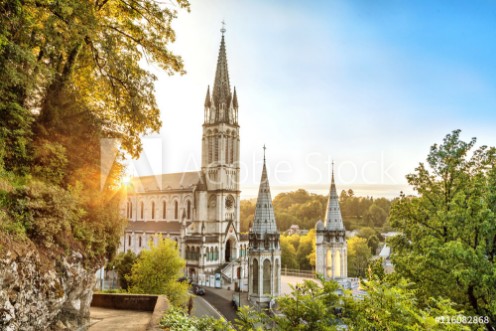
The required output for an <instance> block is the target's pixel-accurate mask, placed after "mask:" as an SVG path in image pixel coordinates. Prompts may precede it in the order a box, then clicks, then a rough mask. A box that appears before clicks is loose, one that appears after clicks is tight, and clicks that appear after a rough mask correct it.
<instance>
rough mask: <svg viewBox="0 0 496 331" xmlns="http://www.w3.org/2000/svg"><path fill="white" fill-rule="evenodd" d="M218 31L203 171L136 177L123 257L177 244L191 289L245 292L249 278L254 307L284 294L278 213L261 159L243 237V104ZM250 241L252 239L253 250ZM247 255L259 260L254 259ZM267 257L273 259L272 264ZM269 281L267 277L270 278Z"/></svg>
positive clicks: (130, 195) (207, 99) (128, 206)
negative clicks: (165, 242)
mask: <svg viewBox="0 0 496 331" xmlns="http://www.w3.org/2000/svg"><path fill="white" fill-rule="evenodd" d="M221 32H222V38H221V42H220V49H219V55H218V60H217V68H216V72H215V79H214V84H213V87H212V89H210V87H207V93H206V97H205V101H204V118H203V135H202V141H201V144H202V155H201V159H202V162H201V170H199V171H195V172H183V173H172V174H162V175H157V176H146V177H135V178H134V179H133V180H132V183H131V184H130V185H128V186H127V199H126V201H125V202H124V204H123V205H122V207H121V212H122V214H123V215H125V216H126V218H127V219H128V220H129V222H128V226H127V228H126V229H125V232H124V235H123V237H122V238H121V243H120V251H123V252H126V251H128V250H131V251H133V252H135V253H139V252H140V251H141V250H143V249H146V248H149V246H150V243H153V242H155V243H156V242H157V241H158V238H160V237H165V238H170V239H172V240H175V241H176V242H177V244H178V248H179V251H180V254H181V256H182V257H183V258H184V259H185V260H186V270H185V274H186V276H187V277H188V278H190V279H191V280H192V281H193V282H197V283H199V284H202V285H207V286H217V285H218V284H219V283H221V282H224V283H226V282H227V283H232V285H233V287H235V288H238V289H241V290H242V291H247V290H248V287H249V286H248V275H249V274H250V273H251V276H250V278H251V281H252V285H253V291H252V293H250V294H252V295H253V296H254V298H256V301H257V302H263V303H267V302H268V300H269V299H268V298H269V296H271V295H273V294H274V293H278V292H279V288H280V276H279V275H280V268H281V265H280V249H279V232H278V231H277V228H276V223H275V218H274V213H273V211H271V212H269V210H272V203H271V200H270V191H269V188H268V182H267V181H266V179H267V173H266V168H265V157H264V171H263V175H262V184H261V191H260V192H262V195H263V197H262V202H260V203H259V206H260V208H257V212H256V214H255V223H254V224H255V225H254V228H253V230H252V231H251V232H250V234H240V233H239V230H240V224H239V222H240V210H239V208H240V187H239V177H240V167H239V155H240V153H239V152H240V150H239V146H240V132H239V123H238V108H239V105H238V97H237V94H236V88H233V89H231V85H230V81H229V71H228V66H227V55H226V43H225V40H224V33H225V29H224V28H223V29H222V30H221ZM262 186H263V188H262ZM267 213H268V214H267ZM257 215H258V216H257ZM267 222H269V223H267ZM262 230H263V231H265V230H270V231H269V232H270V233H268V234H267V233H262V232H263V231H262ZM260 231H262V232H260ZM248 236H251V237H253V238H252V239H253V240H254V241H253V243H251V244H250V245H251V248H250V247H249V238H248ZM250 249H251V251H252V252H254V254H255V255H256V257H254V258H250V260H249V256H248V252H249V251H250ZM269 251H270V252H271V254H272V255H271V256H272V257H271V258H270V259H269V260H267V259H266V255H267V254H265V253H266V252H269ZM248 260H249V261H248ZM266 261H267V262H266ZM268 263H269V264H270V266H268ZM249 268H250V270H249ZM264 274H267V275H269V274H270V279H269V280H267V275H265V276H264ZM274 275H276V276H277V277H276V278H275V279H274ZM219 278H221V279H219ZM269 283H270V284H269Z"/></svg>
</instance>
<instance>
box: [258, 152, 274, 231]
mask: <svg viewBox="0 0 496 331" xmlns="http://www.w3.org/2000/svg"><path fill="white" fill-rule="evenodd" d="M263 148H264V163H263V169H262V178H261V179H260V187H259V189H258V198H257V205H256V208H255V218H254V220H253V227H252V232H254V233H257V234H265V233H277V232H278V231H277V224H276V218H275V216H274V208H273V207H272V197H271V195H270V185H269V178H268V176H267V167H266V165H265V149H266V147H265V145H264V147H263Z"/></svg>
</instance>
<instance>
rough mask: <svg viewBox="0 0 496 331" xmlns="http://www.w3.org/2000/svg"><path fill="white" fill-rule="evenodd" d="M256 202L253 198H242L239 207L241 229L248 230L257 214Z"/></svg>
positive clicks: (244, 231) (242, 230)
mask: <svg viewBox="0 0 496 331" xmlns="http://www.w3.org/2000/svg"><path fill="white" fill-rule="evenodd" d="M255 204H256V203H255V202H254V201H252V200H241V204H240V207H239V219H240V231H241V232H243V233H246V232H248V230H249V227H250V224H251V222H253V217H254V215H255Z"/></svg>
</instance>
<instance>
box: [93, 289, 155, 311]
mask: <svg viewBox="0 0 496 331" xmlns="http://www.w3.org/2000/svg"><path fill="white" fill-rule="evenodd" d="M157 298H158V296H157V295H146V294H107V293H95V294H94V295H93V300H92V301H91V306H92V307H101V308H110V309H122V310H141V311H153V310H154V309H155V304H156V303H157Z"/></svg>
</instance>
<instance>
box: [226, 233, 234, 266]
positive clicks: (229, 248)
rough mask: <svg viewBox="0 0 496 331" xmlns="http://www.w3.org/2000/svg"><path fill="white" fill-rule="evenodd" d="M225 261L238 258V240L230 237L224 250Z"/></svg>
mask: <svg viewBox="0 0 496 331" xmlns="http://www.w3.org/2000/svg"><path fill="white" fill-rule="evenodd" d="M224 254H225V255H224V261H226V262H231V261H233V260H234V259H235V258H236V242H235V241H234V239H233V238H229V240H228V241H227V242H226V249H225V250H224Z"/></svg>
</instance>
